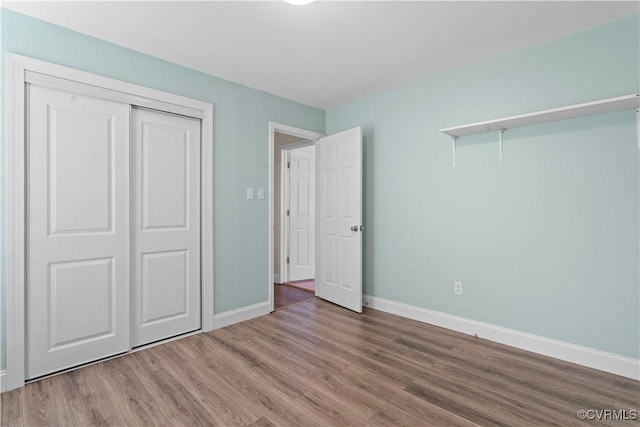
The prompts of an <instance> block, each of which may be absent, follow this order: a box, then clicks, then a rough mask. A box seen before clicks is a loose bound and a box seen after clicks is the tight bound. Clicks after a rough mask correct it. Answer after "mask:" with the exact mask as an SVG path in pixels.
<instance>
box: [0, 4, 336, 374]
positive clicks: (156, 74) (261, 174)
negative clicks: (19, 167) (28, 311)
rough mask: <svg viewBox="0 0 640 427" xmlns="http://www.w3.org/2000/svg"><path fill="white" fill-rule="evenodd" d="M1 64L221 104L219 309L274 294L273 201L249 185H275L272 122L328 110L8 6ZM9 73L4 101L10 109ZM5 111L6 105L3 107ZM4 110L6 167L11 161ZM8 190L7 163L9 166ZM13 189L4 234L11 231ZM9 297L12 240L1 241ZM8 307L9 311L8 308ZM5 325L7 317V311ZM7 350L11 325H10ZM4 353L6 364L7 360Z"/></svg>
mask: <svg viewBox="0 0 640 427" xmlns="http://www.w3.org/2000/svg"><path fill="white" fill-rule="evenodd" d="M1 19H2V20H1V25H2V33H1V36H2V61H3V64H2V65H3V66H2V70H6V56H7V52H13V53H18V54H21V55H26V56H30V57H33V58H36V59H41V60H45V61H49V62H54V63H57V64H61V65H65V66H68V67H73V68H77V69H80V70H84V71H88V72H92V73H96V74H100V75H104V76H108V77H112V78H116V79H120V80H124V81H127V82H131V83H135V84H139V85H142V86H147V87H151V88H155V89H160V90H164V91H167V92H171V93H175V94H179V95H183V96H188V97H191V98H195V99H200V100H203V101H207V102H210V103H212V104H213V105H214V135H213V141H214V150H213V156H214V159H213V161H214V166H213V169H214V177H213V179H214V198H213V199H214V221H215V223H214V233H215V253H214V267H215V294H214V300H215V312H216V313H221V312H225V311H228V310H232V309H235V308H240V307H244V306H247V305H251V304H256V303H260V302H263V301H266V300H268V295H267V286H266V283H265V278H266V277H267V275H268V267H269V266H268V262H267V259H268V242H267V239H268V236H267V229H268V202H267V200H266V199H265V200H246V199H245V196H246V192H245V188H247V187H254V188H259V187H261V188H265V189H267V188H268V135H269V121H270V120H273V121H276V122H279V123H285V124H289V125H292V126H297V127H301V128H305V129H310V130H314V131H317V132H324V124H325V113H324V111H322V110H318V109H315V108H311V107H308V106H305V105H302V104H299V103H295V102H292V101H289V100H285V99H283V98H278V97H275V96H273V95H269V94H266V93H264V92H260V91H257V90H253V89H250V88H247V87H244V86H241V85H238V84H234V83H231V82H228V81H225V80H222V79H219V78H215V77H212V76H210V75H207V74H204V73H200V72H197V71H194V70H191V69H188V68H185V67H181V66H178V65H176V64H172V63H169V62H166V61H162V60H160V59H157V58H153V57H151V56H148V55H144V54H141V53H139V52H136V51H133V50H129V49H125V48H123V47H121V46H117V45H114V44H111V43H107V42H105V41H102V40H98V39H96V38H93V37H88V36H86V35H83V34H80V33H77V32H74V31H70V30H67V29H64V28H61V27H59V26H55V25H51V24H49V23H46V22H43V21H39V20H36V19H32V18H29V17H27V16H24V15H21V14H18V13H15V12H12V11H9V10H5V9H3V10H2V18H1ZM6 85H7V82H6V79H5V73H3V77H2V88H3V91H2V94H3V95H2V106H3V107H6V93H7V92H6V87H7V86H6ZM3 111H6V108H3ZM5 124H6V117H5V114H3V115H2V149H1V150H0V151H1V155H2V162H3V163H2V165H3V166H6V154H7V134H6V126H5ZM2 170H3V172H2V182H3V189H5V190H6V167H3V168H2ZM6 206H7V201H6V191H3V197H2V230H1V232H2V235H3V236H4V235H5V233H6V217H5V213H6ZM2 271H3V273H2V285H1V288H2V289H1V291H2V296H3V298H2V300H3V301H5V298H4V295H5V290H6V273H5V272H6V239H2ZM2 312H3V313H4V309H3V311H2ZM2 320H3V321H2V324H3V325H4V324H5V322H4V318H3V317H2ZM2 332H3V334H2V336H3V342H2V348H4V336H5V335H4V329H3V331H2ZM4 359H5V352H4V351H3V352H2V366H5V361H4Z"/></svg>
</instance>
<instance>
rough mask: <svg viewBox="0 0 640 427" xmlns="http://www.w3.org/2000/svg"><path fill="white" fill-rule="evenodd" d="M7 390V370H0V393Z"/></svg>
mask: <svg viewBox="0 0 640 427" xmlns="http://www.w3.org/2000/svg"><path fill="white" fill-rule="evenodd" d="M5 391H7V371H6V370H3V371H0V393H4V392H5Z"/></svg>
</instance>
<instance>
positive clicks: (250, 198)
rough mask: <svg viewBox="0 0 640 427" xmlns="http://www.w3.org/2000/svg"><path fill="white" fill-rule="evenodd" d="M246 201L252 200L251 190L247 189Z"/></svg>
mask: <svg viewBox="0 0 640 427" xmlns="http://www.w3.org/2000/svg"><path fill="white" fill-rule="evenodd" d="M247 200H253V188H247Z"/></svg>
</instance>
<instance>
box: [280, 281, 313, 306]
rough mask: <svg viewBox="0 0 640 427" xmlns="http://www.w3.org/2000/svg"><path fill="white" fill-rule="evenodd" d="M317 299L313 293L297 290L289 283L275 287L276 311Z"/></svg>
mask: <svg viewBox="0 0 640 427" xmlns="http://www.w3.org/2000/svg"><path fill="white" fill-rule="evenodd" d="M313 298H315V294H314V293H313V291H309V290H307V289H301V288H297V287H295V286H291V285H289V284H287V283H284V284H282V285H273V307H274V309H276V310H280V309H281V308H285V307H289V306H290V305H293V304H299V303H301V302H303V301H309V300H310V299H313Z"/></svg>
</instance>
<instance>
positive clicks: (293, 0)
mask: <svg viewBox="0 0 640 427" xmlns="http://www.w3.org/2000/svg"><path fill="white" fill-rule="evenodd" d="M284 1H286V2H287V3H289V4H293V5H296V6H304V5H305V4H309V3H313V1H314V0H284Z"/></svg>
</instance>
